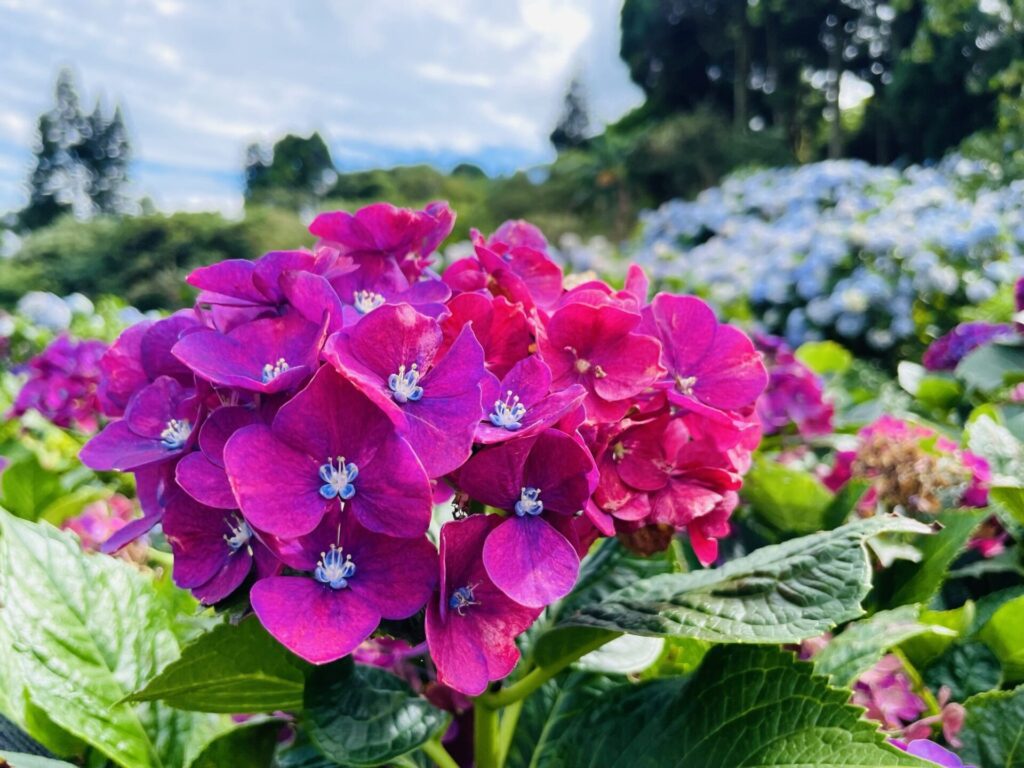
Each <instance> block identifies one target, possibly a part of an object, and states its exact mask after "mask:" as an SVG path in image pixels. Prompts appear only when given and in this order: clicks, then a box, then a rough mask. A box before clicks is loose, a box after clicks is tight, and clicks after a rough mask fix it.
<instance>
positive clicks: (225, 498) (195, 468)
mask: <svg viewBox="0 0 1024 768" xmlns="http://www.w3.org/2000/svg"><path fill="white" fill-rule="evenodd" d="M175 479H176V480H177V481H178V484H179V485H180V486H181V487H182V489H183V490H184V491H185V493H187V494H188V495H189V496H191V497H192V498H193V499H195V500H196V501H198V502H199V503H200V504H205V505H206V506H208V507H213V508H215V509H236V508H237V507H238V502H237V501H235V495H234V494H233V493H232V492H231V483H230V482H229V481H228V475H227V472H225V471H224V467H219V466H217V465H216V464H214V463H213V462H212V461H210V460H209V459H208V458H207V457H206V455H205V454H203V453H202V452H200V451H196V452H194V453H190V454H188V455H187V456H184V457H183V458H182V460H181V461H179V462H178V465H177V467H176V468H175Z"/></svg>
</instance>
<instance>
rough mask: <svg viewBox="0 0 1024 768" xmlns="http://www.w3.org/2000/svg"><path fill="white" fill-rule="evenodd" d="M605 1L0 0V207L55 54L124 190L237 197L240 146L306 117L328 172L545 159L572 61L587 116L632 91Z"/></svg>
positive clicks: (16, 175)
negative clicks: (101, 114)
mask: <svg viewBox="0 0 1024 768" xmlns="http://www.w3.org/2000/svg"><path fill="white" fill-rule="evenodd" d="M621 4H622V0H301V1H297V2H282V0H216V1H211V0H90V2H88V3H84V2H81V1H80V0H0V212H2V211H5V210H11V209H14V208H17V207H20V206H21V205H22V204H23V203H24V201H25V196H26V193H25V189H24V182H25V178H26V177H27V175H28V172H29V170H30V168H31V160H32V157H31V148H32V145H33V142H34V141H35V126H36V120H37V118H38V116H39V114H40V113H42V112H45V111H46V110H47V109H49V108H50V106H51V105H52V102H53V83H54V80H55V78H56V75H57V73H58V72H59V70H60V69H61V68H62V67H67V66H70V67H71V68H72V69H73V71H74V72H75V74H76V78H77V82H78V89H79V94H80V95H81V96H82V101H83V106H85V107H86V108H89V109H91V107H92V105H93V104H94V103H95V102H96V100H97V99H100V100H102V102H103V103H104V104H106V105H112V104H113V103H115V102H116V103H120V104H121V105H122V107H123V109H124V111H125V115H126V120H127V123H128V130H129V133H130V137H131V140H132V151H133V156H134V159H135V162H134V165H133V168H132V175H133V183H134V185H135V188H134V191H135V192H136V193H137V194H139V195H147V196H149V197H150V198H151V199H152V200H153V201H154V202H155V203H156V205H157V207H159V208H161V209H163V210H221V211H224V212H226V213H237V212H238V211H239V210H240V209H241V203H242V199H241V186H242V166H243V162H244V154H245V147H246V146H247V145H248V144H250V143H252V142H264V143H272V142H273V140H274V139H276V138H278V137H279V136H281V135H283V134H285V133H288V132H293V133H300V134H303V135H305V134H308V133H309V132H311V131H313V130H318V131H320V132H321V134H322V135H323V136H324V138H325V139H326V140H327V142H328V145H329V146H330V148H331V152H332V154H333V157H334V160H335V163H336V164H337V165H338V166H339V168H341V169H359V168H374V167H388V166H393V165H403V164H409V163H418V162H427V163H432V164H434V165H437V166H438V167H441V168H444V169H447V168H450V167H452V166H453V165H454V164H456V163H457V162H461V161H468V162H475V163H477V164H478V165H480V166H481V167H483V168H484V169H485V170H486V171H488V172H489V173H492V174H496V173H508V172H510V171H514V170H516V169H520V168H528V167H531V166H534V165H537V164H539V163H543V162H547V161H549V160H551V159H552V158H553V151H552V149H551V147H550V144H549V143H548V135H549V134H550V132H551V128H552V126H553V125H554V123H555V121H556V120H557V117H558V114H559V112H560V110H561V106H562V99H563V96H564V93H565V90H566V87H567V85H568V83H569V81H570V79H571V78H572V77H573V75H574V74H576V73H580V74H581V75H582V78H583V81H584V84H585V86H586V89H587V94H588V97H589V100H590V107H591V117H592V121H593V123H594V124H595V125H594V127H595V128H599V127H600V126H601V125H602V124H603V123H606V122H611V121H614V120H615V119H616V118H618V117H619V116H621V115H622V114H624V113H625V112H627V111H628V110H629V109H631V108H633V107H635V106H637V105H638V104H640V103H641V102H642V94H641V92H640V90H639V89H638V88H637V87H636V86H635V85H633V83H632V82H631V81H630V79H629V75H628V72H627V70H626V67H625V65H624V64H623V63H622V61H621V60H620V59H619V56H618V49H619V29H618V21H619V9H620V7H621Z"/></svg>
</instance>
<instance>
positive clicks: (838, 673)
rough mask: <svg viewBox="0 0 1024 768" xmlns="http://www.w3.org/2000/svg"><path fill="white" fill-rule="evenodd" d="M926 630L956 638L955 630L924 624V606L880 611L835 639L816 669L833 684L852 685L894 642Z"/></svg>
mask: <svg viewBox="0 0 1024 768" xmlns="http://www.w3.org/2000/svg"><path fill="white" fill-rule="evenodd" d="M926 633H927V634H937V635H945V636H948V637H956V632H954V631H953V630H951V629H947V628H946V627H942V626H934V625H931V626H930V625H928V624H923V623H921V620H920V606H917V605H904V606H902V607H900V608H896V609H895V610H892V611H880V612H879V613H876V614H875V615H874V616H871V617H870V618H867V619H864V620H863V621H858V622H854V623H853V624H850V625H849V626H848V627H846V629H844V630H843V631H842V633H841V634H839V635H838V636H837V637H835V638H833V640H832V641H831V642H830V643H829V644H828V645H826V646H825V647H824V648H823V649H822V651H821V652H820V653H819V654H818V655H817V656H816V657H815V658H814V667H815V671H816V672H817V674H819V675H825V676H826V677H830V678H831V680H832V683H833V685H839V686H850V685H852V684H853V681H854V680H856V679H857V678H858V677H859V676H860V675H861V673H863V672H865V671H866V670H868V669H870V668H871V667H872V666H874V664H875V663H876V662H877V661H878V660H879V659H881V658H882V656H884V655H885V652H886V651H887V650H889V649H890V648H892V647H893V646H894V645H899V644H900V643H902V642H903V641H904V640H907V639H909V638H911V637H917V636H918V635H922V634H926Z"/></svg>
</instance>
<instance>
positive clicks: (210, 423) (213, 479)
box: [175, 405, 260, 509]
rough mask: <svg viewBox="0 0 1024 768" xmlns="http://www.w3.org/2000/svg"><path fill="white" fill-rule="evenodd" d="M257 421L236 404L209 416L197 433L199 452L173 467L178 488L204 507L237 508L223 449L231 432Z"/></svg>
mask: <svg viewBox="0 0 1024 768" xmlns="http://www.w3.org/2000/svg"><path fill="white" fill-rule="evenodd" d="M259 421H260V418H259V415H258V414H257V413H256V410H255V409H254V408H248V407H244V406H239V405H233V406H225V407H222V408H218V409H217V410H215V411H214V412H213V413H211V414H210V415H209V416H208V417H207V418H206V420H205V421H204V422H203V426H202V429H200V431H199V450H198V451H193V452H192V453H189V454H188V455H186V456H184V457H183V458H182V459H181V461H179V462H178V464H177V466H176V468H175V479H176V480H177V481H178V484H179V485H180V486H181V487H182V489H184V491H185V492H186V493H187V494H188V495H189V496H191V497H192V498H193V499H195V500H196V501H198V502H199V503H200V504H204V505H206V506H208V507H214V508H216V509H235V508H237V507H238V502H237V501H236V500H235V494H234V492H233V491H232V490H231V483H230V481H229V480H228V475H227V471H226V469H225V467H224V446H225V444H226V443H227V441H228V439H230V438H231V436H232V435H233V434H234V433H235V432H237V431H238V430H240V429H242V428H243V427H247V426H249V425H250V424H255V423H258V422H259Z"/></svg>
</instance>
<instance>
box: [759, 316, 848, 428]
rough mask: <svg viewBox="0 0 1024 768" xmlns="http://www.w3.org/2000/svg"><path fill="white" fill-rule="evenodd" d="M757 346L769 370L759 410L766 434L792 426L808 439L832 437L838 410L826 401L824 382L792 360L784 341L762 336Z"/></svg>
mask: <svg viewBox="0 0 1024 768" xmlns="http://www.w3.org/2000/svg"><path fill="white" fill-rule="evenodd" d="M755 342H756V344H757V347H758V349H759V350H760V351H761V354H762V355H763V356H764V360H765V364H766V366H767V368H768V386H767V387H766V388H765V390H764V392H763V393H762V395H761V397H759V398H758V399H757V408H756V412H757V418H758V420H759V421H760V422H761V426H762V428H763V430H764V433H765V434H766V435H771V434H775V433H777V432H780V431H782V430H784V429H786V428H787V427H788V426H789V425H790V424H792V425H794V426H795V427H796V429H797V431H798V432H799V433H800V434H801V435H803V436H805V437H814V436H817V435H827V434H830V433H831V432H832V417H833V415H834V412H835V408H834V406H833V405H832V403H830V402H829V401H828V400H827V399H826V398H825V391H824V385H823V383H822V380H821V378H820V377H819V376H818V375H817V374H815V373H814V371H812V370H811V369H810V368H808V367H807V366H806V365H804V364H803V363H801V362H800V361H799V360H797V359H796V357H794V356H793V352H792V350H791V349H790V348H789V347H788V346H787V345H786V343H785V341H784V340H782V339H780V338H778V337H775V336H765V335H761V336H758V337H757V338H756V339H755Z"/></svg>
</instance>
